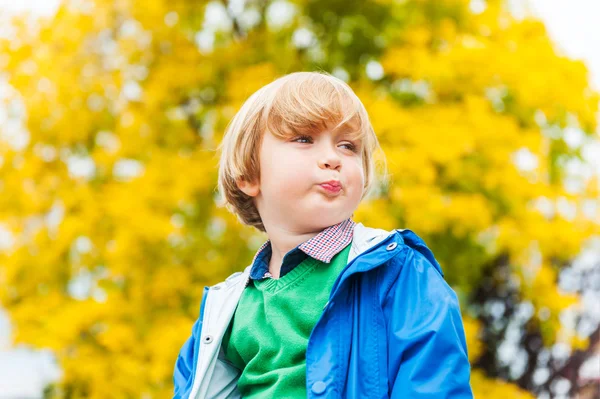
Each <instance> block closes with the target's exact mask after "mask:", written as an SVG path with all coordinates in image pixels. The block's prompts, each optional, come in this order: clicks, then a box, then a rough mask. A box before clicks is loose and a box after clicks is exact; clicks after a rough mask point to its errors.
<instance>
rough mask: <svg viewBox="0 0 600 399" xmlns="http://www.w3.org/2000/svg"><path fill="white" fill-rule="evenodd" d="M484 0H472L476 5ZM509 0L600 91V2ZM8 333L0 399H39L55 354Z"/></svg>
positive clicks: (23, 7) (47, 6)
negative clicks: (539, 24) (16, 342)
mask: <svg viewBox="0 0 600 399" xmlns="http://www.w3.org/2000/svg"><path fill="white" fill-rule="evenodd" d="M482 1H483V0H472V2H473V4H475V3H478V4H481V3H482ZM509 1H510V2H511V4H512V7H513V9H514V10H515V14H517V15H519V14H520V13H525V12H527V10H528V9H529V10H530V12H532V13H533V14H534V15H536V16H537V17H538V18H540V19H541V20H542V21H544V23H545V25H546V27H547V29H548V33H549V35H550V37H551V38H552V39H553V41H554V42H555V44H556V49H557V51H558V52H559V53H562V54H564V55H566V56H569V57H570V58H573V59H580V60H583V61H584V62H585V63H586V65H587V66H588V68H589V71H590V80H591V82H592V85H593V87H594V88H595V89H596V90H599V91H600V22H599V20H600V0H568V1H566V0H509ZM57 4H58V0H21V1H16V0H0V16H1V15H2V14H3V13H19V12H27V11H33V12H34V13H36V14H41V15H51V14H52V13H53V12H54V10H55V9H56V6H57ZM0 22H1V19H0ZM599 133H600V132H599ZM588 153H589V158H590V159H591V160H593V162H594V163H595V164H596V166H597V170H600V145H597V146H594V147H590V148H589V149H588ZM596 253H597V251H596ZM10 337H11V325H10V321H9V319H8V317H7V314H6V313H5V312H3V311H2V310H1V309H0V399H24V398H27V399H33V398H41V392H42V389H43V387H44V386H45V385H46V384H47V383H49V382H51V381H53V380H55V379H57V378H60V375H61V371H60V369H59V368H58V367H57V366H56V364H55V362H54V359H53V356H52V353H51V352H50V351H48V350H41V351H34V350H30V349H28V348H26V347H22V346H19V347H13V346H11V344H10V343H11V339H10ZM599 368H600V366H599ZM594 373H600V370H597V371H596V370H595V371H594Z"/></svg>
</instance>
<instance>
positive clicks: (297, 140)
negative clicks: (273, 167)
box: [292, 136, 312, 143]
mask: <svg viewBox="0 0 600 399" xmlns="http://www.w3.org/2000/svg"><path fill="white" fill-rule="evenodd" d="M300 140H306V141H300ZM292 141H293V142H295V143H310V142H312V137H310V136H298V137H296V138H295V139H293V140H292Z"/></svg>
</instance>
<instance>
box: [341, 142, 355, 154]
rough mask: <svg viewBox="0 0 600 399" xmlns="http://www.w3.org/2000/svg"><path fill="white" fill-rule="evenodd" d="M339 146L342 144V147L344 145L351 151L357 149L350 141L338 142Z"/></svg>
mask: <svg viewBox="0 0 600 399" xmlns="http://www.w3.org/2000/svg"><path fill="white" fill-rule="evenodd" d="M340 146H342V147H343V146H346V147H347V148H348V149H349V150H350V151H352V152H356V150H357V148H356V146H355V145H354V144H352V143H343V144H340Z"/></svg>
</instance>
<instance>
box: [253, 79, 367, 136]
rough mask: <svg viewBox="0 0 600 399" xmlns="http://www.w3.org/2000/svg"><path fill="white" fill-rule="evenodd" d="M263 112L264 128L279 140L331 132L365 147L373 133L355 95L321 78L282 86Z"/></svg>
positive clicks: (333, 81) (362, 107)
mask: <svg viewBox="0 0 600 399" xmlns="http://www.w3.org/2000/svg"><path fill="white" fill-rule="evenodd" d="M265 111H266V112H265V113H264V114H263V116H264V118H265V121H264V123H265V127H266V129H267V130H268V131H269V132H271V133H272V134H273V135H274V136H275V137H277V138H279V139H290V138H292V137H295V136H298V135H316V134H318V133H320V132H322V131H325V130H331V131H340V132H343V133H344V134H345V135H346V136H347V137H348V138H349V139H351V140H356V141H360V142H361V143H364V142H365V141H366V140H367V138H368V137H369V133H370V129H372V128H371V124H370V122H369V118H368V115H367V111H366V110H365V108H364V106H363V104H362V102H361V101H360V100H359V99H358V97H356V95H355V94H354V92H353V91H352V90H351V89H350V88H349V87H345V86H344V85H342V84H340V83H339V82H338V81H335V80H333V79H329V78H328V77H327V76H323V75H316V76H311V75H309V76H307V79H302V80H290V81H287V82H285V84H283V85H282V86H281V87H280V88H279V90H278V91H277V93H276V94H275V96H274V97H273V100H272V102H271V104H270V107H268V108H267V109H265Z"/></svg>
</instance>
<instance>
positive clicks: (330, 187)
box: [319, 180, 342, 194]
mask: <svg viewBox="0 0 600 399" xmlns="http://www.w3.org/2000/svg"><path fill="white" fill-rule="evenodd" d="M319 186H320V187H321V188H323V189H324V190H325V191H326V192H328V193H331V194H337V193H339V192H340V191H341V190H342V183H340V182H339V181H337V180H330V181H327V182H325V183H321V184H319Z"/></svg>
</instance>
